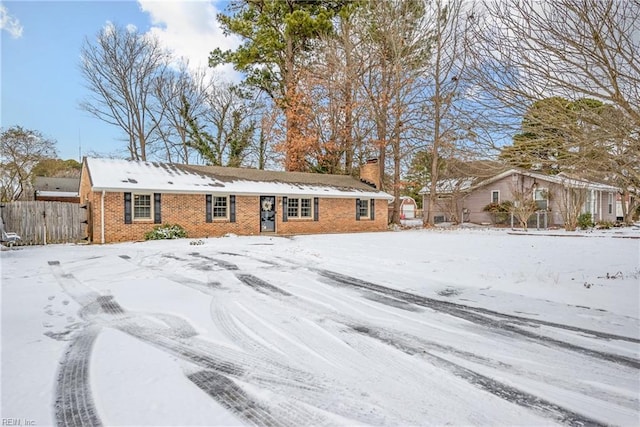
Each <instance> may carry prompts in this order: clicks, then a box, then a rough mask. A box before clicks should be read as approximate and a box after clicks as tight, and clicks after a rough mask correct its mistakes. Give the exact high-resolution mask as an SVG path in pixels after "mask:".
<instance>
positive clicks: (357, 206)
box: [356, 199, 360, 221]
mask: <svg viewBox="0 0 640 427" xmlns="http://www.w3.org/2000/svg"><path fill="white" fill-rule="evenodd" d="M356 221H360V199H356Z"/></svg>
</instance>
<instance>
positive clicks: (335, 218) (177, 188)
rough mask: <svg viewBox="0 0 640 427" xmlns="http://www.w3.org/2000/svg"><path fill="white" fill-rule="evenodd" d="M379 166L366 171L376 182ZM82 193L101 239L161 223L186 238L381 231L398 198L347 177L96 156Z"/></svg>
mask: <svg viewBox="0 0 640 427" xmlns="http://www.w3.org/2000/svg"><path fill="white" fill-rule="evenodd" d="M377 170H378V164H377V163H376V162H369V163H367V164H366V165H364V166H363V167H362V173H361V174H362V175H367V176H368V177H369V179H368V181H374V182H375V176H376V171H377ZM378 181H379V180H378ZM80 198H81V202H82V203H84V204H87V205H88V208H89V221H88V222H89V225H88V234H89V239H90V241H92V242H97V243H109V242H121V241H135V240H142V239H143V238H144V234H145V233H146V232H148V231H150V230H152V229H153V228H154V226H156V225H157V224H164V223H171V224H179V225H181V226H182V227H184V229H185V230H186V231H187V234H188V236H189V237H209V236H212V237H213V236H222V235H224V234H227V233H234V234H239V235H255V234H261V233H266V234H278V235H290V234H312V233H335V232H356V231H382V230H386V229H387V223H388V221H387V207H388V203H389V201H390V200H392V199H393V197H392V196H390V195H389V194H387V193H384V192H381V191H379V190H377V189H376V188H374V187H373V186H371V185H370V184H366V183H364V182H361V181H359V180H357V179H355V178H353V177H350V176H344V175H324V174H310V173H301V172H274V171H264V170H256V169H241V168H226V167H219V166H193V165H174V164H163V163H155V162H143V161H126V160H113V159H95V158H85V159H84V161H83V165H82V176H81V180H80Z"/></svg>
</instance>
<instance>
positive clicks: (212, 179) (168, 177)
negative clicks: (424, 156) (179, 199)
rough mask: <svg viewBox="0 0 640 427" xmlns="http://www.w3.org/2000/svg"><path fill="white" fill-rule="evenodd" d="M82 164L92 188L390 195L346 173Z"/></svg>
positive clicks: (120, 162)
mask: <svg viewBox="0 0 640 427" xmlns="http://www.w3.org/2000/svg"><path fill="white" fill-rule="evenodd" d="M85 162H86V166H87V170H88V172H89V176H90V179H91V186H92V189H93V190H94V191H118V192H119V191H139V192H145V191H148V192H163V193H220V194H237V195H276V196H319V197H327V198H371V199H386V200H392V199H393V197H392V196H391V195H389V194H387V193H384V192H382V191H378V190H376V189H374V188H372V187H370V186H369V185H367V184H365V183H362V182H360V181H358V180H357V179H354V178H352V177H350V176H345V175H326V174H312V173H302V172H277V171H264V170H257V169H244V168H226V167H219V166H193V165H176V164H165V163H157V162H145V161H129V160H119V159H98V158H87V159H85Z"/></svg>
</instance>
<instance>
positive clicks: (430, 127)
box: [423, 0, 473, 225]
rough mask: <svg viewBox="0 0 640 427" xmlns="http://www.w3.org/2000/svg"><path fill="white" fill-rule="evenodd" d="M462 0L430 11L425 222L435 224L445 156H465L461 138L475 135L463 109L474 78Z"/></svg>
mask: <svg viewBox="0 0 640 427" xmlns="http://www.w3.org/2000/svg"><path fill="white" fill-rule="evenodd" d="M465 4H466V3H465V2H464V1H463V0H452V1H445V0H435V1H434V2H432V3H430V5H429V9H428V11H427V13H428V14H429V16H431V17H432V21H433V28H434V29H433V46H432V56H431V62H430V64H431V67H430V68H429V69H428V71H427V75H426V78H425V85H424V91H425V94H424V99H425V102H424V106H425V109H426V118H427V119H426V120H424V123H425V124H426V129H425V132H424V134H425V136H426V138H428V139H430V141H429V143H427V146H428V150H429V153H430V156H429V157H430V160H431V165H430V173H429V175H430V184H429V198H428V203H427V206H425V207H424V210H425V214H424V220H423V221H424V224H425V225H430V224H433V218H432V215H431V212H432V211H433V209H434V204H435V201H436V196H437V195H436V186H437V183H438V179H439V171H440V169H441V163H442V162H441V159H442V158H443V157H449V158H453V157H455V156H461V157H464V156H463V153H462V152H461V151H462V148H463V145H461V144H459V142H460V141H464V140H467V139H469V138H473V136H472V135H471V127H472V125H471V123H472V122H473V121H472V120H470V118H469V117H468V116H467V115H466V114H465V112H464V109H465V108H467V107H468V105H469V103H468V102H465V101H466V100H465V97H466V96H467V95H468V90H469V86H470V85H471V84H472V82H471V80H470V79H469V78H468V76H467V75H466V72H467V70H466V68H467V49H468V46H469V44H468V43H467V42H466V40H465V39H466V37H467V27H468V22H467V14H466V13H467V10H466V8H465Z"/></svg>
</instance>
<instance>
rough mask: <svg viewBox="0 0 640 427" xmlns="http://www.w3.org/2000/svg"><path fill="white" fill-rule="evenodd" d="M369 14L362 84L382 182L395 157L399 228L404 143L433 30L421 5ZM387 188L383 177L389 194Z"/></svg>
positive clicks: (373, 6)
mask: <svg viewBox="0 0 640 427" xmlns="http://www.w3.org/2000/svg"><path fill="white" fill-rule="evenodd" d="M363 11H364V16H363V19H364V20H365V22H366V25H364V26H363V28H362V29H361V31H364V34H363V35H362V37H363V39H364V40H365V44H364V45H363V48H362V49H361V52H362V56H361V58H360V60H361V61H363V62H364V63H365V64H366V68H365V70H364V73H363V76H362V79H361V84H362V88H363V90H364V91H365V93H366V97H367V99H368V104H367V105H368V107H369V109H370V112H371V116H372V121H373V123H374V126H375V127H374V129H375V141H374V147H375V149H376V150H377V153H378V156H377V157H378V164H379V167H380V176H381V177H384V176H385V172H386V166H387V165H386V163H387V151H389V152H390V153H389V154H391V166H392V170H393V172H392V178H391V181H392V182H391V187H392V192H393V195H394V197H395V199H394V204H393V213H392V217H391V222H393V223H399V222H400V191H401V181H400V177H401V168H402V158H403V149H402V144H403V142H407V136H408V132H409V130H410V128H411V125H410V121H411V118H410V116H411V114H412V111H415V110H414V109H413V108H412V107H417V106H418V105H419V102H418V98H417V96H416V88H417V86H418V82H419V77H420V76H421V75H422V74H423V73H424V71H425V68H426V67H427V64H428V60H429V57H430V54H431V50H430V49H431V34H432V28H431V27H430V22H429V19H428V16H427V15H426V14H425V3H424V2H423V1H421V0H410V1H403V2H395V1H392V0H384V1H378V2H370V3H367V7H366V8H365V9H363ZM385 186H386V184H384V178H383V189H385Z"/></svg>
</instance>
